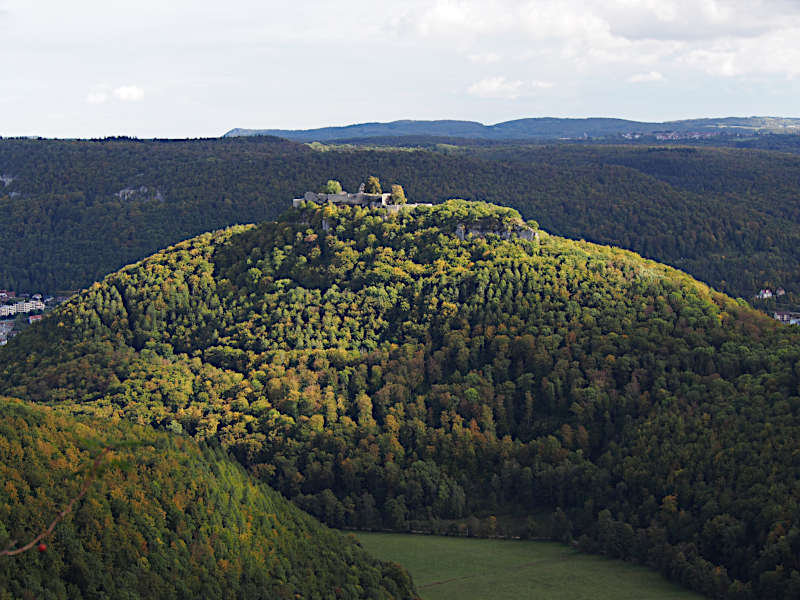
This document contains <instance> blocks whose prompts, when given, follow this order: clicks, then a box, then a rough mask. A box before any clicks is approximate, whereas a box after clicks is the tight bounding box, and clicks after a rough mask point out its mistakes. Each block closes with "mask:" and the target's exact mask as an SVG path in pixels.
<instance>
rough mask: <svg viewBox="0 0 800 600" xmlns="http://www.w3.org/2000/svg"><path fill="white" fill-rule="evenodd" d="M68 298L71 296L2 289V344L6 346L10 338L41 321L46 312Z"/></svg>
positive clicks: (0, 310)
mask: <svg viewBox="0 0 800 600" xmlns="http://www.w3.org/2000/svg"><path fill="white" fill-rule="evenodd" d="M68 298H69V296H48V295H45V294H38V293H37V294H23V293H20V294H17V292H14V291H12V290H0V346H5V345H6V344H7V343H8V340H9V339H11V338H12V337H14V336H15V335H17V334H18V333H19V332H20V331H21V330H22V329H24V328H25V327H27V326H28V325H32V324H34V323H36V322H37V321H41V319H42V317H43V316H44V313H46V312H48V311H50V310H52V309H54V308H55V307H56V306H58V305H59V304H61V303H62V302H64V301H65V300H67V299H68Z"/></svg>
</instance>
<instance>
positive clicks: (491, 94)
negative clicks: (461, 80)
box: [467, 76, 553, 100]
mask: <svg viewBox="0 0 800 600" xmlns="http://www.w3.org/2000/svg"><path fill="white" fill-rule="evenodd" d="M551 87H553V84H552V83H551V82H549V81H529V82H524V81H522V80H520V79H514V80H508V79H506V78H505V77H503V76H497V77H487V78H486V79H481V80H480V81H476V82H475V83H473V84H472V85H471V86H469V88H467V93H468V94H469V95H470V96H477V97H478V98H499V99H503V100H515V99H517V98H519V97H520V96H524V95H528V94H530V93H532V92H533V91H534V90H537V89H538V90H541V89H548V88H551Z"/></svg>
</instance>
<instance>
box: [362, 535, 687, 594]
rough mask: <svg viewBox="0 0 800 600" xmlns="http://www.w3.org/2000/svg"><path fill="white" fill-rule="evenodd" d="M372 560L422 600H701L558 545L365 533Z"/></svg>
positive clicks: (640, 570)
mask: <svg viewBox="0 0 800 600" xmlns="http://www.w3.org/2000/svg"><path fill="white" fill-rule="evenodd" d="M356 537H357V538H358V540H359V542H361V544H362V545H363V546H364V548H366V549H367V550H368V551H369V552H370V553H371V554H373V555H374V556H376V557H378V558H381V559H384V560H392V561H395V562H398V563H400V564H402V565H403V566H404V567H406V568H407V569H408V570H409V571H410V572H411V575H412V576H413V577H414V583H415V584H416V586H417V591H418V592H419V594H420V596H421V597H422V598H423V600H439V599H441V600H444V599H452V598H456V599H458V600H472V599H477V598H491V599H493V600H505V599H509V600H512V599H513V600H520V599H524V598H536V599H537V600H565V599H569V600H582V599H586V600H606V599H608V600H627V599H630V600H689V599H700V598H702V596H700V595H698V594H696V593H694V592H690V591H687V590H684V589H683V588H681V587H679V586H677V585H675V584H673V583H670V582H669V581H667V580H666V579H664V578H663V577H662V576H661V575H659V574H658V573H656V572H654V571H652V570H650V569H648V568H646V567H642V566H639V565H634V564H631V563H626V562H622V561H618V560H611V559H608V558H605V557H602V556H595V555H590V554H582V553H580V552H577V551H575V550H573V549H572V548H570V547H568V546H565V545H563V544H558V543H554V542H539V541H520V540H490V539H477V538H458V537H439V536H429V535H411V534H393V533H363V532H358V533H357V534H356Z"/></svg>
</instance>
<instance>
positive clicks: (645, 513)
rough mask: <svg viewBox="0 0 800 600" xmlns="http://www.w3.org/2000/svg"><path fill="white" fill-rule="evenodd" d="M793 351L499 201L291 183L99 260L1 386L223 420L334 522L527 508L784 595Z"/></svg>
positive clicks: (76, 403) (205, 432)
mask: <svg viewBox="0 0 800 600" xmlns="http://www.w3.org/2000/svg"><path fill="white" fill-rule="evenodd" d="M526 231H527V232H535V233H536V234H537V235H530V236H523V235H519V234H518V232H526ZM526 238H528V239H526ZM798 361H800V335H799V334H798V333H797V332H796V331H795V330H792V329H791V328H788V327H781V326H779V325H777V324H776V323H775V322H774V321H772V320H771V319H769V318H767V317H765V316H763V315H761V314H759V313H757V312H755V311H753V310H752V309H751V308H749V307H748V306H747V305H746V304H745V303H743V302H737V301H734V300H732V299H731V298H729V297H727V296H725V295H723V294H721V293H718V292H715V291H714V290H712V289H710V288H709V287H707V286H706V285H704V284H702V283H700V282H698V281H696V280H694V279H692V278H691V277H689V276H687V275H686V274H684V273H681V272H679V271H676V270H674V269H672V268H669V267H667V266H664V265H661V264H658V263H655V262H652V261H649V260H645V259H643V258H641V257H639V256H637V255H635V254H632V253H630V252H626V251H623V250H620V249H616V248H611V247H607V246H597V245H594V244H591V243H587V242H575V241H569V240H566V239H563V238H559V237H557V236H554V235H548V234H546V233H545V232H542V231H539V230H538V225H537V224H536V223H535V222H532V221H527V222H526V221H525V220H523V219H522V218H521V216H520V214H519V213H518V212H516V211H515V210H513V209H510V208H503V207H497V206H491V205H487V204H482V203H470V202H464V201H451V202H446V203H444V204H442V205H437V206H432V207H417V208H415V209H413V210H400V211H398V212H396V213H389V212H388V211H386V210H385V209H383V208H369V207H363V206H345V205H341V206H337V205H336V204H333V203H329V204H325V205H324V206H317V205H315V204H314V203H309V204H301V205H300V206H298V208H296V209H292V210H290V211H289V212H287V213H286V214H285V215H284V216H283V217H282V218H281V219H280V220H278V221H276V222H265V223H262V224H260V225H258V226H246V227H236V228H232V229H227V230H223V231H218V232H215V233H209V234H204V235H202V236H199V237H197V238H194V239H192V240H188V241H186V242H182V243H180V244H178V245H176V246H173V247H171V248H168V249H166V250H164V251H162V252H160V253H158V254H156V255H154V256H152V257H150V258H148V259H146V260H144V261H142V262H140V263H137V264H133V265H130V266H128V267H126V268H124V269H122V270H121V271H119V272H117V273H114V274H112V275H110V276H108V277H107V278H106V279H105V280H103V281H102V282H101V283H98V284H96V285H94V286H92V287H91V288H90V289H88V290H86V291H85V292H84V293H82V294H81V295H79V296H78V297H76V298H74V299H73V300H71V301H70V302H68V303H67V304H65V305H64V306H62V307H61V308H60V309H59V310H58V311H56V312H55V313H53V315H52V316H50V317H47V318H45V319H44V320H43V322H42V323H40V324H39V325H38V326H37V327H35V328H33V327H32V328H30V329H29V330H28V331H26V332H25V333H23V334H22V335H20V336H19V337H18V338H16V339H15V340H13V341H12V342H11V343H10V344H9V345H8V346H7V347H6V348H4V349H2V350H0V364H2V365H3V366H2V371H0V386H2V389H1V390H0V391H2V392H3V393H7V394H15V395H19V396H24V397H27V398H30V399H32V400H35V401H37V402H46V403H50V404H54V405H59V406H61V407H63V408H65V409H69V410H72V411H76V412H81V413H91V414H95V415H98V416H103V417H105V418H109V417H112V416H114V417H117V416H118V417H121V418H124V419H130V420H136V421H141V422H145V423H149V424H151V425H152V426H154V427H156V428H158V429H177V430H179V431H181V432H183V433H184V434H186V435H189V436H191V437H193V438H195V439H197V440H214V441H217V442H219V443H220V444H222V445H223V446H224V447H225V448H228V449H229V450H230V451H231V452H232V453H233V455H234V456H235V457H236V458H237V459H238V460H239V461H240V462H241V463H242V464H243V465H244V466H245V467H246V468H247V469H248V471H249V472H250V473H251V474H252V475H254V476H256V477H259V478H261V479H263V480H264V481H265V482H268V483H269V484H271V485H272V486H273V487H275V488H276V489H278V490H279V491H281V492H282V493H283V494H285V495H286V496H287V497H289V498H291V499H293V500H294V502H295V503H296V504H298V505H299V506H300V507H302V508H304V509H305V510H307V511H309V512H311V513H312V514H314V515H316V516H318V517H319V518H320V519H322V520H323V521H324V522H325V523H327V524H329V525H333V526H337V527H342V526H348V527H360V528H389V529H393V530H401V531H402V530H408V529H411V528H414V529H417V528H424V529H428V530H431V531H451V532H452V533H459V532H462V533H464V532H466V531H468V530H474V529H475V527H478V528H480V529H482V530H483V531H489V532H491V531H495V532H496V531H497V527H499V525H498V523H497V521H492V519H491V518H489V517H490V516H493V515H498V516H502V515H522V517H523V520H524V519H525V518H526V517H528V525H527V528H526V535H533V536H546V537H553V538H556V539H561V540H576V541H577V543H578V544H579V545H580V546H581V547H582V548H584V549H586V550H590V551H596V552H603V553H606V554H609V555H612V556H618V557H623V558H627V559H630V560H637V561H640V562H643V563H646V564H649V565H651V566H653V567H656V568H658V569H660V570H662V571H663V572H664V573H666V574H668V575H669V576H670V577H672V578H673V579H676V580H678V581H681V582H682V583H684V585H687V586H689V587H692V588H694V589H697V590H700V591H703V592H704V593H706V594H708V595H712V596H718V597H731V598H754V597H758V598H780V597H791V596H792V595H797V594H798V593H799V592H800V587H798V585H800V564H798V553H797V552H796V551H795V550H794V549H795V548H796V547H797V544H799V543H800V522H799V521H798V514H800V513H798V512H797V510H796V508H797V504H796V502H797V493H798V485H799V484H798V481H800V472H798V469H800V465H798V464H797V461H796V460H794V459H793V458H792V456H793V454H792V452H793V448H794V444H795V442H794V440H796V439H797V438H798V436H800V421H799V419H800V398H798V395H797V390H798V386H799V385H800V379H798V377H799V376H798V373H797V370H796V368H795V365H796V364H797V363H798ZM470 523H472V524H470ZM475 523H479V525H475ZM462 527H463V528H465V529H462Z"/></svg>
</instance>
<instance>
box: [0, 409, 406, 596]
mask: <svg viewBox="0 0 800 600" xmlns="http://www.w3.org/2000/svg"><path fill="white" fill-rule="evenodd" d="M103 449H107V450H108V452H107V455H103V452H104V450H103ZM98 458H99V459H100V462H99V463H98ZM93 463H97V464H98V467H99V470H98V471H97V472H95V471H94V470H93V469H92V468H91V465H92V464H93ZM0 474H1V475H2V476H1V477H0V479H1V480H2V481H3V486H2V488H0V549H6V548H9V544H10V543H12V542H13V541H16V542H17V544H13V543H12V547H18V546H22V543H24V542H27V541H28V540H29V539H32V538H34V536H36V535H37V534H39V533H40V532H42V531H44V530H45V529H46V528H47V525H48V523H50V522H51V520H53V519H54V517H56V515H57V514H58V513H59V512H60V511H62V510H64V507H65V506H68V505H69V503H70V501H72V500H73V499H76V498H77V497H78V496H79V495H80V489H81V488H82V486H84V484H89V487H88V493H87V494H86V496H85V497H84V498H82V499H81V500H80V501H79V502H77V503H76V508H75V509H74V511H73V512H71V513H70V514H69V515H68V516H67V517H66V518H65V519H64V520H63V521H61V522H59V523H57V525H56V527H55V528H54V530H53V533H52V534H51V535H50V536H48V537H46V538H44V541H42V542H41V545H39V544H37V547H36V548H34V549H33V550H31V551H29V552H25V553H20V554H17V555H5V556H4V555H0V598H4V599H5V598H9V599H10V598H63V599H67V598H69V599H70V600H74V599H80V598H175V599H178V598H186V599H189V598H192V599H193V598H263V599H265V600H266V599H269V600H273V599H277V598H287V599H288V598H292V599H293V598H298V597H302V598H319V599H322V598H365V599H366V598H369V599H373V598H384V599H387V600H388V599H389V598H413V597H414V596H415V594H414V593H413V588H412V586H411V582H410V579H409V578H408V576H407V575H406V574H405V572H404V571H403V570H402V569H401V568H400V567H399V566H397V565H393V564H388V563H380V562H378V561H376V560H375V559H373V558H371V557H369V556H368V555H367V554H366V552H364V551H363V550H362V549H361V548H360V547H359V546H358V545H357V543H356V542H355V541H354V540H352V539H349V538H346V537H343V536H341V535H340V534H338V533H336V532H333V531H330V530H328V529H326V528H325V527H323V526H321V525H320V524H319V523H318V522H316V521H315V520H314V519H312V518H311V517H310V516H308V515H307V514H304V513H302V512H301V511H300V510H298V509H297V508H296V507H294V506H292V505H291V504H290V503H289V502H287V501H286V500H285V499H284V498H282V497H281V495H280V494H277V493H276V492H274V491H273V490H271V489H269V488H268V487H267V486H266V485H263V484H258V483H255V482H254V481H253V480H252V478H249V477H248V476H247V474H246V473H245V472H244V471H243V469H242V468H241V467H240V466H238V465H237V464H236V463H235V462H233V461H231V460H230V459H228V457H227V456H226V454H225V452H224V451H223V450H222V449H221V448H220V447H219V445H218V444H217V445H216V446H204V447H202V448H201V447H200V446H198V445H197V444H196V443H194V442H193V441H192V440H190V439H188V438H186V437H181V436H175V435H169V436H168V435H166V434H163V433H156V432H155V431H153V430H152V428H149V427H142V426H136V425H131V424H130V423H127V422H125V421H116V422H113V421H111V420H107V419H102V420H100V419H92V420H89V419H86V418H81V419H76V418H75V417H71V416H69V415H67V414H65V413H63V412H57V411H55V410H52V409H45V408H38V407H37V408H34V407H32V406H31V405H29V404H26V403H24V402H22V401H20V400H13V399H8V398H0Z"/></svg>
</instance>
